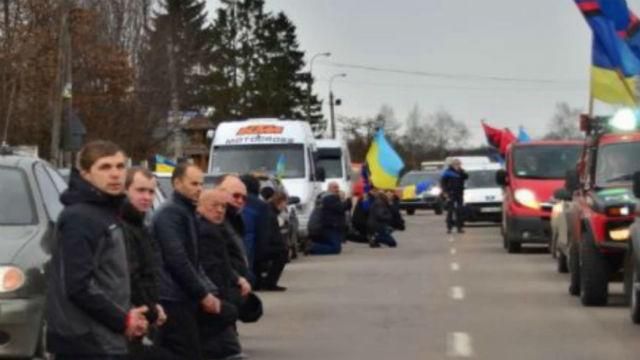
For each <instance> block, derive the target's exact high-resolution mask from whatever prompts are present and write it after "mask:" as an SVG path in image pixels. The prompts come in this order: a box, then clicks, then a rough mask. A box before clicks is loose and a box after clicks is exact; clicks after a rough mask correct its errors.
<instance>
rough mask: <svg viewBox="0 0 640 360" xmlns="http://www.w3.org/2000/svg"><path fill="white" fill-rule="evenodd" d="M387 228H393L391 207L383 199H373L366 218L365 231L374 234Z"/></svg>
mask: <svg viewBox="0 0 640 360" xmlns="http://www.w3.org/2000/svg"><path fill="white" fill-rule="evenodd" d="M387 226H393V213H392V212H391V206H390V205H389V203H388V202H387V201H386V200H385V199H383V198H381V197H375V200H374V201H373V204H372V205H371V209H370V210H369V217H368V218H367V230H368V231H369V234H375V233H377V232H379V231H382V230H384V229H385V227H387Z"/></svg>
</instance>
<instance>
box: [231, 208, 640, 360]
mask: <svg viewBox="0 0 640 360" xmlns="http://www.w3.org/2000/svg"><path fill="white" fill-rule="evenodd" d="M406 219H407V223H408V229H407V231H406V232H404V233H397V238H398V241H399V244H400V245H399V247H398V248H397V249H388V248H382V249H370V248H369V247H368V246H365V245H363V244H351V243H350V244H348V245H347V246H346V248H345V249H344V252H343V254H342V255H340V256H331V257H307V258H304V259H302V260H298V261H296V262H294V263H292V264H290V265H289V266H288V268H287V269H286V271H285V274H284V276H283V279H282V284H283V285H285V286H287V287H289V291H287V292H286V293H277V294H276V293H262V298H263V300H264V303H265V310H266V313H265V316H264V317H263V318H262V320H261V321H260V322H259V323H257V324H252V325H243V326H241V328H240V333H241V339H242V343H243V346H244V349H245V353H246V354H247V355H249V356H250V357H251V359H261V360H262V359H264V360H276V359H278V360H287V359H292V360H293V359H295V360H316V359H317V360H321V359H322V360H326V359H335V360H351V359H354V360H356V359H366V360H378V359H380V360H390V359H406V360H413V359H416V360H417V359H421V360H423V359H448V358H476V359H536V360H538V359H639V358H640V326H635V325H633V324H632V323H631V321H630V320H629V316H628V309H627V307H626V305H625V304H624V301H623V299H622V297H621V293H622V287H621V286H620V285H618V284H615V285H614V286H613V287H612V289H613V291H612V292H613V295H612V300H611V301H610V302H611V303H612V304H611V305H609V306H608V307H606V308H584V307H582V306H581V305H580V304H579V301H578V299H577V298H574V297H571V296H569V295H568V292H567V285H568V281H567V278H566V275H561V274H558V273H556V272H555V263H554V262H553V261H552V259H551V257H550V255H549V254H548V253H546V252H545V251H544V249H540V248H537V249H536V248H531V249H530V248H525V250H524V253H523V254H518V255H509V254H506V253H505V251H504V250H503V249H502V245H501V240H500V237H499V229H498V228H497V227H470V228H468V229H467V232H466V233H465V234H462V235H457V234H455V235H452V236H451V235H446V234H445V231H444V226H443V223H442V221H443V218H442V217H436V216H435V215H432V214H431V213H429V214H428V213H426V212H420V213H418V214H417V215H416V216H413V217H406Z"/></svg>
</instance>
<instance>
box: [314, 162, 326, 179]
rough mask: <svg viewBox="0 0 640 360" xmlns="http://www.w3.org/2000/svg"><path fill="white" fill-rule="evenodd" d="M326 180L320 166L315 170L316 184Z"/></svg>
mask: <svg viewBox="0 0 640 360" xmlns="http://www.w3.org/2000/svg"><path fill="white" fill-rule="evenodd" d="M326 179H327V175H326V173H325V171H324V168H323V167H322V166H318V167H317V168H316V182H324V181H325V180H326Z"/></svg>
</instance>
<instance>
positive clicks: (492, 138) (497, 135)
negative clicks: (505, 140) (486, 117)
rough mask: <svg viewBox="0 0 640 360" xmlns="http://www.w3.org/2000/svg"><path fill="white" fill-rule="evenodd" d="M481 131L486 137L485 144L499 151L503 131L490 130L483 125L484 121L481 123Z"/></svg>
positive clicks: (490, 128) (487, 126)
mask: <svg viewBox="0 0 640 360" xmlns="http://www.w3.org/2000/svg"><path fill="white" fill-rule="evenodd" d="M482 129H483V130H484V134H485V135H486V136H487V142H488V143H489V145H491V146H493V147H494V148H498V149H499V148H500V142H501V139H502V132H503V131H502V130H498V129H496V128H492V127H491V126H489V125H487V124H485V123H484V121H482Z"/></svg>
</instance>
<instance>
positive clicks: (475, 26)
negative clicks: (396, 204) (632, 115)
mask: <svg viewBox="0 0 640 360" xmlns="http://www.w3.org/2000/svg"><path fill="white" fill-rule="evenodd" d="M207 2H208V6H209V10H210V12H211V13H213V11H214V10H215V8H216V7H217V6H218V5H219V2H218V0H207ZM628 3H629V5H630V7H631V8H632V9H637V10H640V0H628ZM266 6H267V9H268V10H269V11H274V12H276V11H284V12H285V13H286V14H287V15H288V16H289V18H291V20H292V21H293V22H294V24H295V25H296V26H297V28H298V39H299V41H300V46H301V48H302V49H303V50H305V51H306V52H307V61H308V60H309V57H310V56H312V55H313V54H315V53H319V52H326V51H330V52H331V53H332V56H331V57H330V58H318V59H317V60H316V61H315V62H314V67H313V75H314V76H315V77H316V79H317V82H316V84H315V87H314V90H315V91H316V93H318V94H320V96H322V97H323V98H324V99H325V104H326V102H327V101H326V99H327V98H328V92H329V89H328V87H329V84H328V79H329V78H330V77H331V76H332V75H334V74H338V73H342V72H345V73H347V78H345V79H340V78H339V79H336V80H335V81H334V83H333V90H334V94H336V96H338V97H340V98H342V100H343V105H342V106H340V107H337V108H336V113H337V114H339V115H346V116H361V117H367V116H373V115H375V114H376V113H377V111H378V110H379V108H380V107H381V105H382V104H387V105H389V106H391V107H392V108H393V109H394V111H395V114H396V117H397V118H398V120H399V121H401V122H404V121H405V119H406V117H407V114H408V113H409V112H410V111H411V109H412V108H413V106H414V105H415V104H417V105H418V106H419V107H420V108H421V110H422V112H423V113H430V112H435V111H437V110H438V109H445V110H447V111H449V112H451V113H452V114H453V115H454V117H455V118H457V119H459V120H462V121H464V122H465V123H466V124H467V125H468V126H469V128H470V130H471V132H472V134H473V137H472V143H473V144H479V143H480V142H483V141H484V138H483V135H482V133H481V128H480V119H483V118H484V119H487V121H488V122H489V123H490V124H494V125H496V126H508V127H510V128H512V130H517V127H518V126H519V125H523V126H525V128H526V129H527V130H528V131H529V133H530V134H531V135H532V136H539V135H542V134H544V133H545V131H546V129H547V124H548V122H549V119H550V118H551V116H552V115H553V113H554V109H555V104H556V103H557V102H559V101H566V102H568V103H569V104H570V105H571V106H573V107H578V108H583V109H586V108H587V104H588V88H589V87H588V79H589V77H588V75H589V66H590V42H591V33H590V31H589V28H588V26H587V24H586V22H585V21H584V19H583V18H582V15H581V14H580V12H579V11H578V10H577V7H576V5H575V3H574V1H573V0H537V1H519V0H485V1H480V0H395V1H390V0H266ZM336 64H349V65H358V66H366V67H375V68H383V69H395V70H402V71H408V72H417V73H421V74H422V75H420V74H404V73H391V72H377V71H366V70H361V69H355V68H343V67H339V66H337V65H336ZM433 75H436V76H433ZM439 75H444V76H439ZM448 75H454V76H453V77H451V76H448ZM491 79H496V80H491ZM324 110H325V113H326V114H327V118H328V117H329V116H328V113H329V112H328V106H326V105H325V107H324Z"/></svg>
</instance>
